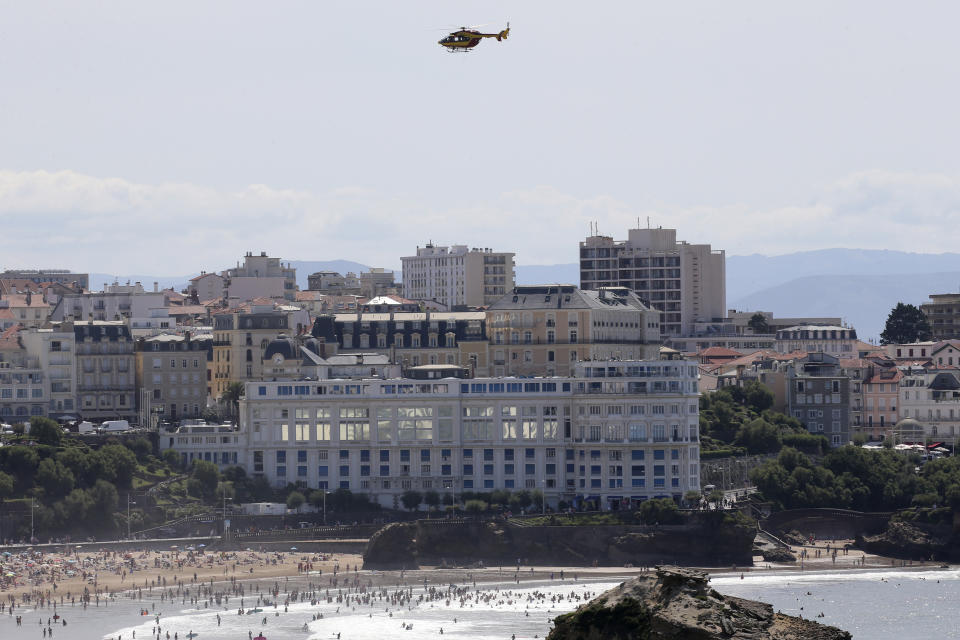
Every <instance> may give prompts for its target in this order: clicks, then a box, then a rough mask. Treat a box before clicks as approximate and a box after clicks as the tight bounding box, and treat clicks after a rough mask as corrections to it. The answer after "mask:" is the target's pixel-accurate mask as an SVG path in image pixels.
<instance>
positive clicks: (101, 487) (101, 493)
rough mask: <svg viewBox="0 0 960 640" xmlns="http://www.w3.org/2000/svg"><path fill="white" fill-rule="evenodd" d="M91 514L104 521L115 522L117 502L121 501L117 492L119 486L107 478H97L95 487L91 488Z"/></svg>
mask: <svg viewBox="0 0 960 640" xmlns="http://www.w3.org/2000/svg"><path fill="white" fill-rule="evenodd" d="M90 499H91V502H92V505H91V509H90V511H91V514H93V515H95V516H96V517H98V518H100V519H101V520H102V521H103V522H109V523H113V521H114V520H113V514H114V513H116V511H117V503H119V502H120V496H119V495H118V494H117V488H116V487H115V486H113V485H112V484H110V483H109V482H107V481H106V480H97V482H96V484H94V485H93V488H92V489H90Z"/></svg>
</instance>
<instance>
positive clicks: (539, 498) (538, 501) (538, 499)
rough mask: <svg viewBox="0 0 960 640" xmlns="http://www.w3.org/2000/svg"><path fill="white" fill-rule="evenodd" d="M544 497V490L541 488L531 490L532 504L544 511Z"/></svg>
mask: <svg viewBox="0 0 960 640" xmlns="http://www.w3.org/2000/svg"><path fill="white" fill-rule="evenodd" d="M543 501H544V497H543V491H541V490H540V489H534V490H533V491H531V492H530V506H531V507H533V508H534V509H536V510H538V511H542V510H543V508H544V505H543Z"/></svg>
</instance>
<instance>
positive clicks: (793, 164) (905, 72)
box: [0, 0, 960, 275]
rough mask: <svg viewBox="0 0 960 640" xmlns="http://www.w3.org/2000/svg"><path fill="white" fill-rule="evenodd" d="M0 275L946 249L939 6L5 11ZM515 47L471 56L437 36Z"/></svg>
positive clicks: (951, 183) (954, 98)
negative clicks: (634, 235)
mask: <svg viewBox="0 0 960 640" xmlns="http://www.w3.org/2000/svg"><path fill="white" fill-rule="evenodd" d="M2 6H3V11H2V19H0V78H2V81H0V82H2V84H0V221H2V224H0V267H27V266H34V267H37V266H48V267H53V266H59V267H67V268H73V269H77V270H90V271H107V272H113V273H151V274H157V275H178V274H181V273H189V272H194V271H199V270H200V269H214V268H223V267H225V266H229V265H231V264H233V263H234V262H235V261H236V260H237V259H238V258H239V257H240V256H242V255H243V253H244V252H245V251H247V250H252V251H256V252H259V251H261V250H262V251H267V252H268V253H269V254H271V255H275V256H280V257H283V258H286V259H304V260H326V259H336V258H346V259H353V260H356V261H359V262H364V263H366V264H373V265H383V266H398V265H399V256H400V255H407V254H409V253H412V252H413V250H414V248H415V247H416V246H417V245H418V244H420V245H423V244H424V243H426V242H427V241H428V240H433V241H434V242H436V243H443V244H451V243H464V244H470V245H473V246H486V247H495V248H497V249H501V250H514V251H516V252H517V254H518V261H519V262H520V263H521V264H547V263H558V262H574V261H576V246H577V242H578V241H579V240H582V239H583V237H584V236H585V235H586V234H587V232H588V221H590V220H596V221H598V222H599V225H600V230H601V231H602V232H605V233H608V234H612V235H614V236H616V237H618V238H619V237H624V236H625V235H626V229H627V228H628V227H629V226H635V225H636V221H637V218H638V217H639V218H641V219H642V220H641V223H642V224H643V225H645V224H646V217H647V216H650V217H651V220H652V222H653V224H655V225H657V224H659V225H663V226H671V227H676V228H678V229H679V235H680V237H681V238H684V239H687V240H689V241H694V242H710V243H712V244H713V245H714V246H715V247H716V248H724V249H726V250H727V251H728V253H730V254H744V253H754V252H756V253H765V254H776V253H786V252H790V251H795V250H802V249H815V248H825V247H863V248H890V249H905V250H913V251H923V252H940V251H954V250H957V241H956V235H955V231H954V230H955V229H956V228H957V225H958V223H960V159H958V158H960V154H958V152H957V149H958V148H960V144H958V143H960V126H957V118H958V113H960V108H958V107H960V104H958V98H960V82H958V80H960V78H958V76H960V71H958V69H960V65H958V63H957V61H958V60H960V39H958V38H957V36H956V29H957V24H960V4H957V3H956V2H947V1H944V2H922V1H921V2H910V3H905V2H902V1H901V2H883V1H877V0H870V1H863V2H843V1H838V0H830V1H826V2H803V3H800V2H794V3H778V2H769V0H762V1H757V2H737V1H729V2H716V0H707V1H702V2H700V1H690V0H685V1H683V2H662V1H658V2H652V1H631V2H626V1H624V2H602V3H583V2H558V1H557V0H552V1H550V2H541V1H535V0H523V1H522V2H495V1H490V0H484V1H472V2H471V1H467V0H457V1H456V2H454V1H451V0H437V1H434V2H412V3H407V2H396V1H394V0H390V1H387V0H383V1H380V2H356V1H354V2H336V3H335V2H320V1H310V2H306V1H304V2H285V1H282V0H273V1H271V2H264V1H262V0H261V1H260V2H245V1H241V0H229V1H223V2H203V1H197V0H191V1H189V2H186V1H184V2H178V1H169V0H168V1H165V2H130V1H129V0H122V1H116V2H109V1H99V2H75V1H72V0H71V1H65V2H44V1H41V0H37V1H30V2H16V1H15V0H8V1H7V2H3V3H2ZM507 20H509V21H510V25H511V34H510V39H509V40H508V41H505V42H501V43H498V42H496V41H494V40H486V41H484V42H482V43H481V44H480V45H479V46H478V47H477V48H476V49H475V50H474V51H473V52H471V53H469V54H465V55H464V54H451V53H448V52H446V51H444V50H443V49H441V47H440V46H439V45H437V40H439V39H440V38H441V37H443V36H444V35H445V30H444V27H456V26H458V25H460V24H476V23H487V22H489V23H491V24H489V25H488V26H486V27H485V28H484V30H488V31H495V30H498V29H501V28H503V26H504V23H505V22H506V21H507Z"/></svg>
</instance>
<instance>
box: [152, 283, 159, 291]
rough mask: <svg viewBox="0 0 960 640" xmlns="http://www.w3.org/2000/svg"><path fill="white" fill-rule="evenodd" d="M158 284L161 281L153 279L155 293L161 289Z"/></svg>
mask: <svg viewBox="0 0 960 640" xmlns="http://www.w3.org/2000/svg"><path fill="white" fill-rule="evenodd" d="M158 284H159V283H158V282H157V281H156V280H154V281H153V292H154V293H156V292H157V291H159V289H158V288H157V285H158Z"/></svg>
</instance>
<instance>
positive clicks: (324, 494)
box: [323, 489, 330, 526]
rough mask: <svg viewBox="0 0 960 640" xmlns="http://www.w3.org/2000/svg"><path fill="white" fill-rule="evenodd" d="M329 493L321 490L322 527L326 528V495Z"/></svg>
mask: <svg viewBox="0 0 960 640" xmlns="http://www.w3.org/2000/svg"><path fill="white" fill-rule="evenodd" d="M328 493H330V492H329V491H327V490H326V489H324V490H323V526H327V494H328Z"/></svg>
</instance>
